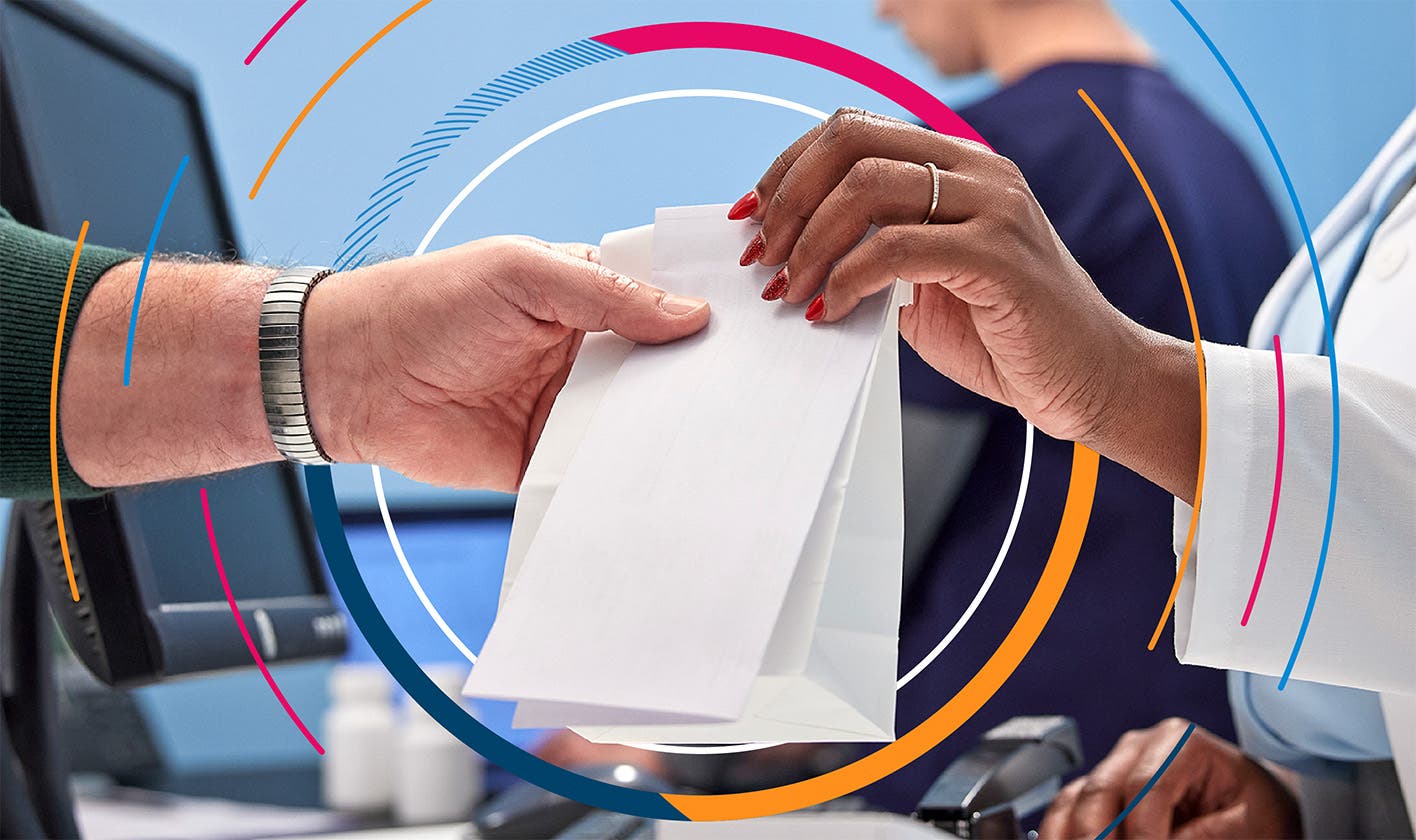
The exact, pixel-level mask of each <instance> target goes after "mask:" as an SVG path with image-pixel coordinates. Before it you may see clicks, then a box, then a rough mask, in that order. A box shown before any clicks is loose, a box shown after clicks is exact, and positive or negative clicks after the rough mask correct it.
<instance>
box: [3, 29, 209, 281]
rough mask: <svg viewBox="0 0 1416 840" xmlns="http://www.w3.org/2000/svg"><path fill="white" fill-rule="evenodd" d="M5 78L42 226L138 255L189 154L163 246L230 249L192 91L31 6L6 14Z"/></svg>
mask: <svg viewBox="0 0 1416 840" xmlns="http://www.w3.org/2000/svg"><path fill="white" fill-rule="evenodd" d="M5 12H6V28H7V30H8V32H7V36H8V37H7V38H6V39H5V45H4V46H5V49H6V51H7V52H9V53H10V55H9V57H8V60H7V61H6V63H5V70H6V72H7V73H8V74H9V76H10V80H9V85H10V86H11V90H12V92H13V93H14V96H15V100H16V102H15V110H16V113H17V122H18V123H19V130H20V133H21V136H22V137H23V140H24V149H25V156H26V158H27V162H28V164H29V169H30V175H31V178H30V180H31V182H32V185H33V189H34V192H35V201H36V204H37V206H38V209H39V212H40V214H41V216H42V222H43V227H45V228H46V229H47V230H49V231H50V232H52V233H56V234H59V235H61V236H68V237H70V238H73V237H74V236H76V235H77V234H78V230H79V226H80V225H81V224H82V223H83V221H84V220H85V219H87V220H89V241H90V242H94V243H97V244H100V245H109V246H112V247H116V248H126V249H128V250H131V251H137V252H142V251H143V250H145V249H146V248H147V243H148V238H149V237H150V236H151V234H152V225H153V221H154V220H155V219H156V217H157V211H158V208H159V207H160V206H161V205H162V199H163V196H164V195H166V193H167V187H168V185H169V184H170V183H171V181H172V176H173V175H174V174H176V172H177V167H178V164H179V163H180V162H181V160H182V158H183V156H187V157H188V158H189V160H188V163H187V168H186V171H185V172H184V173H183V175H182V180H181V182H180V184H179V185H178V188H177V191H176V193H175V194H174V195H173V199H172V206H171V208H170V209H169V210H168V213H167V217H166V219H165V220H164V222H163V225H162V232H161V239H160V242H159V247H160V248H161V250H163V251H166V252H179V251H191V252H196V253H201V254H208V253H220V252H226V251H228V249H230V248H231V243H230V241H229V240H230V237H231V234H230V231H229V230H227V229H226V224H227V223H226V221H225V215H224V208H223V207H222V204H221V202H222V198H221V196H219V195H216V194H214V193H215V189H214V184H215V180H214V176H213V173H212V172H211V171H210V169H211V166H212V162H211V159H210V155H209V153H208V152H207V150H206V148H205V141H204V138H203V136H202V131H201V129H200V124H199V123H198V122H197V121H198V120H199V119H200V114H198V113H197V112H196V111H195V110H194V108H193V107H192V106H193V104H194V103H193V102H192V101H191V100H190V98H189V97H188V95H187V93H186V92H185V91H183V90H182V89H181V88H179V87H176V86H174V85H173V84H171V83H170V82H169V81H167V80H164V79H162V78H159V77H158V76H156V75H154V74H150V73H148V72H146V70H145V69H142V68H141V67H139V66H137V65H135V64H133V63H131V62H126V61H122V60H120V59H119V58H118V57H117V56H115V55H113V54H112V53H110V52H108V51H106V50H104V49H101V48H100V47H98V46H96V45H95V44H93V43H91V42H89V41H87V40H83V39H80V38H75V37H74V36H73V35H72V34H70V33H69V32H66V31H65V30H63V29H61V28H60V27H58V26H56V25H55V24H54V23H53V22H51V21H50V20H48V19H46V18H45V17H44V16H42V15H40V14H36V13H35V12H34V11H32V10H31V9H28V8H26V7H24V6H19V5H10V6H8V7H7V8H6V10H5Z"/></svg>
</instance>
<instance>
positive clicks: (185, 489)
mask: <svg viewBox="0 0 1416 840" xmlns="http://www.w3.org/2000/svg"><path fill="white" fill-rule="evenodd" d="M199 483H200V486H201V487H205V488H206V490H207V498H208V502H209V507H210V508H211V525H212V530H213V531H214V532H215V533H216V537H217V543H218V545H219V546H220V549H221V556H222V558H223V561H224V565H225V566H226V576H227V579H228V582H229V583H230V584H231V594H232V595H233V596H234V597H235V598H236V599H237V600H238V601H244V600H245V599H249V598H269V597H272V596H277V595H278V596H287V595H312V594H315V591H316V590H315V587H314V583H315V582H314V580H313V579H312V577H311V574H310V569H309V567H308V566H307V564H306V563H305V555H306V550H307V548H306V545H305V544H304V542H303V541H302V539H301V537H300V534H301V531H300V529H301V527H303V526H302V524H301V523H300V522H299V521H298V520H297V518H296V512H295V509H294V504H296V503H298V500H296V499H292V498H291V493H290V488H289V487H288V486H287V485H286V483H285V479H284V477H283V476H282V475H281V474H280V472H279V471H278V470H275V469H255V470H242V471H239V472H234V473H225V474H223V475H218V476H211V477H209V478H203V479H202V480H201V481H200V482H199ZM196 484H197V482H190V481H178V482H173V483H170V484H160V485H152V486H149V487H142V488H137V489H134V490H130V491H127V492H125V493H122V494H120V495H119V496H118V499H117V501H118V509H119V511H120V512H121V513H122V516H123V523H124V526H125V528H124V538H125V539H126V540H127V541H128V550H129V551H130V552H132V553H133V554H134V555H135V556H138V557H146V558H147V562H148V565H149V566H150V567H151V569H152V582H153V585H154V586H155V588H156V590H157V595H158V598H159V599H160V600H161V601H162V603H164V604H189V603H196V602H206V601H221V600H223V599H224V598H225V597H226V594H225V593H224V592H223V591H222V589H221V580H220V578H218V577H217V576H216V575H215V574H213V573H212V563H211V544H210V542H209V540H208V538H207V533H206V520H205V519H204V517H203V515H202V500H201V495H200V492H199V489H198V487H197V486H196ZM256 525H258V526H259V527H253V526H256Z"/></svg>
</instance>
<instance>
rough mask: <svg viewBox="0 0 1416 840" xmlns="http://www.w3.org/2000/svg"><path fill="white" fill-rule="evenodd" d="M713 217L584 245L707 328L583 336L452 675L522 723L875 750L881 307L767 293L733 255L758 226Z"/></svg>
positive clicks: (889, 325) (893, 547) (896, 484)
mask: <svg viewBox="0 0 1416 840" xmlns="http://www.w3.org/2000/svg"><path fill="white" fill-rule="evenodd" d="M726 211H727V207H726V206H712V207H692V208H669V209H663V210H660V211H659V213H658V215H657V216H656V225H655V226H646V227H643V228H636V229H633V230H630V231H622V232H619V233H616V234H611V235H608V236H606V238H605V240H604V241H603V242H602V245H601V259H602V261H603V262H604V263H605V265H607V266H608V267H610V268H613V269H615V270H616V271H619V272H621V273H623V274H626V275H629V276H633V277H640V278H644V277H649V278H652V282H654V283H655V284H656V285H660V286H663V287H665V288H669V289H672V290H674V291H677V292H681V293H685V294H697V295H702V296H704V297H707V298H708V299H709V300H710V302H711V303H712V304H713V306H714V321H713V324H712V325H710V327H709V328H708V330H706V331H705V333H706V334H705V335H703V336H701V337H695V338H691V339H688V340H687V341H686V342H679V343H676V344H674V345H667V346H666V347H664V348H651V347H635V346H634V345H632V344H630V343H629V342H627V341H624V340H622V339H619V338H617V337H615V336H612V335H604V334H601V335H591V336H587V337H586V340H585V343H584V346H583V347H582V349H581V351H580V355H579V356H578V358H577V360H576V363H575V367H574V369H573V370H572V372H571V375H570V378H569V380H568V381H567V382H566V385H565V387H564V389H563V390H562V391H561V394H560V396H559V397H558V398H557V400H556V404H555V407H554V409H553V410H552V412H551V415H550V418H549V420H548V422H547V425H546V428H545V430H544V431H543V432H542V436H541V440H540V443H539V444H538V445H537V449H536V452H535V454H534V456H533V458H532V460H531V463H530V466H529V468H528V471H527V475H526V477H525V479H524V480H523V482H522V489H521V493H520V495H519V496H518V499H517V506H516V516H515V520H514V523H513V527H512V535H511V544H510V548H509V551H508V557H507V566H506V574H505V578H504V581H503V587H502V608H501V611H500V613H499V615H498V618H497V622H496V624H495V625H494V627H493V630H492V633H491V635H490V636H489V637H488V641H487V644H486V646H485V647H484V649H483V653H482V658H481V660H480V661H479V663H478V665H477V666H476V667H475V668H474V669H473V673H472V676H471V677H470V678H469V680H468V684H467V692H468V693H469V694H474V695H476V696H481V697H492V698H497V699H511V700H516V701H518V706H517V713H516V720H515V723H516V725H517V726H567V725H568V726H573V727H575V728H576V730H577V731H578V732H580V734H582V735H584V736H585V737H587V738H589V739H591V740H594V741H632V742H644V741H673V742H693V743H720V742H739V741H888V740H892V739H893V733H894V698H895V676H896V673H895V672H896V663H897V634H898V626H899V607H900V585H901V581H900V574H901V552H902V547H903V537H902V532H903V499H902V489H901V470H902V467H901V462H900V459H901V455H900V417H899V389H898V355H897V343H896V337H895V336H896V329H897V318H898V310H897V308H896V306H895V305H894V301H892V300H891V299H890V293H888V292H887V293H882V294H881V295H878V296H876V297H875V298H872V299H870V300H867V301H865V302H864V303H863V304H862V306H861V310H860V311H858V312H857V313H855V314H854V315H853V316H852V318H850V319H847V320H846V321H845V322H843V323H841V324H835V325H829V326H828V325H811V324H808V323H807V322H806V321H805V320H804V319H803V318H802V317H801V311H800V308H799V307H790V306H781V305H775V304H768V303H764V302H762V301H761V300H760V299H758V292H759V290H760V289H761V287H762V285H763V284H764V283H765V282H766V280H767V278H768V277H769V276H770V274H771V273H772V272H771V270H770V269H766V268H761V267H754V268H752V269H740V268H739V267H738V266H737V264H736V257H737V255H738V254H739V253H741V250H742V248H743V247H745V246H746V244H747V241H748V239H750V238H751V236H752V234H753V233H754V228H753V227H752V226H751V225H750V224H749V223H746V222H727V221H726V219H725V216H726ZM768 320H770V321H771V323H770V324H765V323H764V322H765V321H768ZM735 331H736V332H735ZM694 342H699V343H700V345H701V346H699V347H693V346H692V344H693V343H694ZM745 349H751V350H753V351H754V352H757V353H758V354H759V356H760V355H765V356H767V357H769V358H766V359H762V358H754V357H744V356H740V355H734V354H735V353H741V352H744V351H745ZM813 380H814V381H813ZM661 393H662V394H663V398H662V399H656V398H655V396H656V395H658V394H661ZM776 424H786V425H787V427H786V428H781V427H774V426H775V425H776ZM636 514H643V515H642V516H636ZM676 528H677V529H685V528H686V529H687V530H686V531H685V530H677V531H676V530H675V529H676ZM607 546H608V547H609V548H608V549H607V548H606V547H607Z"/></svg>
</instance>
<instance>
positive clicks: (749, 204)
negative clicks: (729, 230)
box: [728, 190, 757, 222]
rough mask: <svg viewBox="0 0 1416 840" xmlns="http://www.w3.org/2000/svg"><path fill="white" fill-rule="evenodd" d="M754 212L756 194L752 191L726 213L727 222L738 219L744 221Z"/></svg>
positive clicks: (755, 208)
mask: <svg viewBox="0 0 1416 840" xmlns="http://www.w3.org/2000/svg"><path fill="white" fill-rule="evenodd" d="M756 210H757V192H756V190H754V191H752V192H750V193H748V194H747V195H745V196H743V197H742V198H739V199H738V200H737V203H736V204H734V205H733V207H732V209H731V210H729V211H728V220H729V221H733V222H736V221H738V220H739V219H746V218H747V217H748V216H751V215H752V214H753V213H754V212H755V211H756Z"/></svg>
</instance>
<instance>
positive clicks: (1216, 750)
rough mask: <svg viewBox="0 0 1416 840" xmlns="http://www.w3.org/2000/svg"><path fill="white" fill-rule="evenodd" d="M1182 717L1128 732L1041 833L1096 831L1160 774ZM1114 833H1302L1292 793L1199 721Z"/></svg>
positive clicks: (1056, 804)
mask: <svg viewBox="0 0 1416 840" xmlns="http://www.w3.org/2000/svg"><path fill="white" fill-rule="evenodd" d="M1187 725H1188V724H1187V722H1186V721H1183V720H1180V719H1178V718H1171V719H1169V720H1165V721H1161V722H1160V723H1158V724H1156V725H1155V726H1152V727H1151V728H1149V729H1138V730H1134V731H1132V732H1127V733H1126V734H1125V735H1123V736H1121V740H1119V741H1117V742H1116V747H1115V748H1114V749H1112V751H1111V754H1110V755H1108V756H1107V757H1106V758H1105V759H1103V760H1102V761H1101V763H1099V764H1097V766H1096V767H1095V768H1094V769H1093V770H1092V771H1091V773H1089V774H1087V775H1086V776H1083V777H1081V778H1079V779H1076V780H1075V781H1073V782H1072V783H1071V784H1069V785H1067V786H1066V787H1065V788H1063V789H1062V792H1061V793H1059V794H1058V795H1057V798H1056V799H1054V800H1053V802H1052V805H1051V807H1049V808H1048V810H1047V816H1046V817H1045V818H1044V819H1043V821H1042V826H1041V828H1040V829H1039V831H1038V837H1039V838H1041V840H1063V838H1074V837H1096V836H1097V835H1098V834H1099V833H1100V832H1101V830H1102V829H1104V828H1106V826H1107V825H1109V824H1110V823H1111V821H1112V820H1114V819H1116V817H1117V816H1118V815H1119V814H1120V813H1121V811H1122V810H1123V809H1124V808H1125V807H1126V805H1127V804H1128V803H1129V802H1130V801H1131V800H1132V799H1134V798H1135V797H1136V796H1137V795H1138V794H1139V793H1140V792H1141V790H1142V788H1144V787H1145V786H1146V784H1147V783H1148V782H1149V781H1150V779H1151V777H1152V776H1153V775H1155V771H1156V770H1157V769H1158V768H1159V767H1160V765H1161V763H1162V762H1164V761H1165V758H1166V756H1167V755H1169V754H1170V751H1171V750H1172V749H1173V748H1174V747H1175V742H1176V741H1178V740H1179V739H1180V736H1181V735H1182V734H1183V733H1184V731H1185V728H1186V726H1187ZM1116 836H1117V837H1121V838H1126V837H1254V838H1258V837H1301V836H1302V824H1301V821H1300V819H1299V815H1298V804H1297V801H1296V799H1295V798H1294V795H1293V792H1292V791H1291V790H1289V788H1288V787H1286V786H1285V785H1284V784H1283V783H1282V782H1280V781H1279V780H1278V779H1277V778H1275V777H1274V776H1273V774H1271V773H1269V771H1268V770H1265V769H1264V768H1263V767H1262V766H1260V765H1259V764H1258V763H1256V762H1255V761H1253V760H1252V759H1250V758H1249V757H1248V756H1246V755H1244V753H1242V752H1240V751H1239V748H1238V747H1236V746H1234V745H1233V744H1231V743H1229V742H1228V741H1224V740H1221V739H1219V738H1216V737H1215V736H1214V735H1212V734H1210V733H1209V732H1206V731H1205V730H1203V729H1199V728H1196V729H1195V731H1194V732H1193V733H1192V734H1191V735H1190V738H1189V740H1188V741H1186V742H1185V746H1184V747H1183V748H1181V750H1180V753H1179V754H1178V755H1177V756H1175V760H1174V761H1173V762H1171V764H1170V766H1169V767H1168V768H1166V771H1165V773H1164V774H1163V775H1162V776H1161V777H1160V779H1159V780H1158V781H1157V782H1156V783H1155V786H1154V787H1152V788H1151V789H1150V791H1149V792H1148V793H1147V794H1146V795H1145V797H1144V798H1142V799H1141V800H1140V801H1139V802H1138V803H1137V804H1136V807H1135V808H1134V809H1132V811H1131V813H1130V814H1128V815H1127V816H1126V819H1125V820H1124V821H1123V822H1122V823H1121V825H1120V826H1119V827H1118V830H1117V832H1116Z"/></svg>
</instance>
